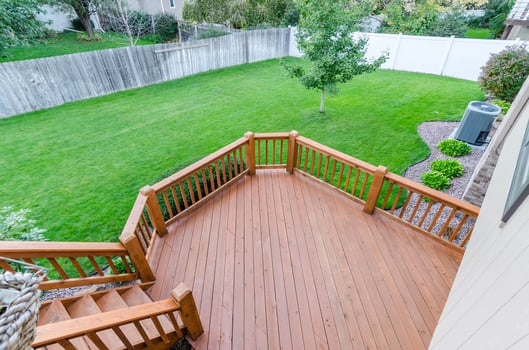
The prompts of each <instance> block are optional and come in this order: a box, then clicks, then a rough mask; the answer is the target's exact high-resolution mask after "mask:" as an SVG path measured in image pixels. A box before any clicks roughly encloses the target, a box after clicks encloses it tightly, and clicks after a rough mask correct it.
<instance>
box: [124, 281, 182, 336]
mask: <svg viewBox="0 0 529 350" xmlns="http://www.w3.org/2000/svg"><path fill="white" fill-rule="evenodd" d="M121 297H122V298H123V300H124V301H125V302H126V303H127V305H128V306H136V305H143V304H147V303H151V302H152V299H151V298H150V297H149V296H148V295H147V293H146V292H145V291H144V290H143V289H141V288H140V287H138V286H134V287H132V288H131V289H129V290H128V291H126V292H125V293H123V294H121ZM158 319H159V320H160V324H161V325H162V328H163V330H164V331H165V333H166V334H169V333H172V332H174V331H175V329H174V327H173V324H172V323H171V321H170V320H169V318H167V316H165V315H162V316H160V317H158ZM140 323H141V325H142V326H143V327H144V329H145V331H146V333H147V335H148V336H149V338H151V339H153V338H154V337H159V336H160V334H159V333H158V330H157V329H156V327H155V326H154V323H153V322H152V321H151V320H143V321H141V322H140Z"/></svg>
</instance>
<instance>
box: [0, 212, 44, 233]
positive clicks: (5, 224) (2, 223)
mask: <svg viewBox="0 0 529 350" xmlns="http://www.w3.org/2000/svg"><path fill="white" fill-rule="evenodd" d="M29 212H30V210H29V209H20V210H18V211H15V210H14V208H13V206H12V205H10V206H7V207H3V208H1V209H0V240H2V241H45V240H46V238H45V237H44V235H43V233H44V232H46V230H43V229H41V228H38V227H35V220H31V219H28V218H27V216H26V215H27V214H28V213H29Z"/></svg>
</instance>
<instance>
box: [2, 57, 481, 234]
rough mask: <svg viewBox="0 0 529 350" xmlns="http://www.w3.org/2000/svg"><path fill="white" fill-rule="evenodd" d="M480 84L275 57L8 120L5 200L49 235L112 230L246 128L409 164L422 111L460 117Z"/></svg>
mask: <svg viewBox="0 0 529 350" xmlns="http://www.w3.org/2000/svg"><path fill="white" fill-rule="evenodd" d="M476 99H477V100H480V99H483V94H482V93H481V92H480V91H479V89H478V87H477V85H476V83H474V82H470V81H464V80H458V79H452V78H446V77H438V76H434V75H423V74H415V73H406V72H393V71H379V72H376V73H373V74H370V75H365V76H361V77H357V78H355V79H354V80H353V81H352V82H350V83H348V84H345V85H343V86H341V93H340V94H339V95H336V96H333V97H329V98H327V100H326V109H327V112H326V113H325V114H323V115H320V114H319V113H318V107H319V92H317V91H309V90H305V89H304V88H302V87H301V86H300V84H299V83H298V82H297V81H296V80H292V79H289V78H286V77H285V74H284V71H283V68H282V67H281V66H280V65H279V62H278V60H271V61H266V62H261V63H256V64H251V65H242V66H237V67H233V68H229V69H224V70H219V71H213V72H209V73H205V74H200V75H196V76H192V77H187V78H184V79H180V80H175V81H171V82H167V83H163V84H158V85H153V86H149V87H145V88H142V89H135V90H129V91H125V92H120V93H116V94H112V95H108V96H104V97H100V98H94V99H90V100H85V101H80V102H75V103H70V104H67V105H63V106H60V107H57V108H51V109H48V110H43V111H37V112H33V113H29V114H25V115H20V116H16V117H12V118H8V119H4V120H1V119H0V154H2V157H0V169H1V176H0V178H1V186H0V203H2V205H9V204H12V205H14V206H15V207H16V208H29V209H31V210H32V213H31V216H32V217H33V218H35V219H37V225H38V226H39V227H42V228H46V229H47V230H48V232H47V233H46V235H47V236H48V237H49V239H51V240H70V241H73V240H83V241H86V240H99V241H109V240H116V239H117V237H118V236H119V234H120V231H121V229H122V227H123V225H124V224H125V220H126V218H127V216H128V214H129V211H130V209H131V207H132V205H133V203H134V200H135V198H136V195H137V193H138V191H139V189H140V188H141V187H142V186H144V185H146V184H152V183H154V181H155V179H156V178H158V176H159V175H160V174H161V173H163V172H165V171H167V170H168V169H171V168H173V167H174V166H175V165H185V164H188V163H189V162H191V161H192V160H196V159H198V158H200V157H202V156H205V155H207V154H209V153H211V152H213V151H215V150H217V149H218V148H220V147H222V146H224V145H225V144H227V143H229V142H231V141H233V140H235V139H237V138H239V137H241V136H242V135H243V134H244V132H246V131H248V130H252V131H255V132H269V131H290V130H292V129H296V130H298V131H299V132H300V133H301V134H302V135H304V136H307V137H310V138H312V139H314V140H316V141H318V142H321V143H323V144H326V145H328V146H330V147H334V148H336V149H338V150H340V151H343V152H345V153H348V154H351V155H353V156H355V157H358V158H360V159H362V160H365V161H368V162H370V163H373V164H375V165H379V164H382V165H386V166H388V167H389V169H390V170H391V171H393V172H397V173H402V172H403V171H404V169H405V168H406V167H407V166H409V165H410V164H413V163H414V162H416V161H418V160H420V159H422V158H424V157H425V156H426V155H427V153H428V148H427V146H426V145H425V144H424V143H423V142H422V141H421V139H420V137H419V136H418V134H417V132H416V128H417V125H418V124H419V123H421V122H423V121H426V120H456V119H458V118H460V117H461V115H462V114H463V112H464V109H465V107H466V105H467V104H468V102H469V101H470V100H476Z"/></svg>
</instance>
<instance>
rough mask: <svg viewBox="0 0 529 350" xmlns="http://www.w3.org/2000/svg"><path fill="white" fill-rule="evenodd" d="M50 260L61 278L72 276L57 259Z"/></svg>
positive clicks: (65, 278)
mask: <svg viewBox="0 0 529 350" xmlns="http://www.w3.org/2000/svg"><path fill="white" fill-rule="evenodd" d="M0 261H2V260H0ZM48 261H49V262H50V264H51V265H52V266H53V268H54V269H55V271H57V272H58V273H59V275H60V276H61V278H62V279H63V280H67V279H68V278H70V277H68V274H67V273H66V272H65V271H64V269H63V268H62V266H61V265H60V264H59V263H58V262H57V260H55V258H48Z"/></svg>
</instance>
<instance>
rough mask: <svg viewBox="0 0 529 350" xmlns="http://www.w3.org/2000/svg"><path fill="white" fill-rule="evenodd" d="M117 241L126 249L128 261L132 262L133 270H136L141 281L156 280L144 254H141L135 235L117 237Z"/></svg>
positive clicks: (141, 250)
mask: <svg viewBox="0 0 529 350" xmlns="http://www.w3.org/2000/svg"><path fill="white" fill-rule="evenodd" d="M119 240H120V241H121V244H123V246H124V247H125V249H127V252H128V254H129V257H130V261H131V262H132V265H134V268H135V269H136V272H137V273H138V275H140V279H141V281H142V282H151V281H154V280H156V278H155V277H154V273H153V272H152V270H151V266H150V265H149V262H148V261H147V259H146V258H145V254H144V252H143V249H142V248H141V244H140V241H139V240H138V237H136V235H134V234H125V235H121V236H120V237H119Z"/></svg>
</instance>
